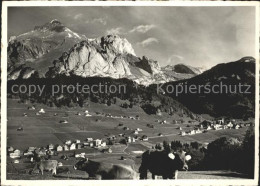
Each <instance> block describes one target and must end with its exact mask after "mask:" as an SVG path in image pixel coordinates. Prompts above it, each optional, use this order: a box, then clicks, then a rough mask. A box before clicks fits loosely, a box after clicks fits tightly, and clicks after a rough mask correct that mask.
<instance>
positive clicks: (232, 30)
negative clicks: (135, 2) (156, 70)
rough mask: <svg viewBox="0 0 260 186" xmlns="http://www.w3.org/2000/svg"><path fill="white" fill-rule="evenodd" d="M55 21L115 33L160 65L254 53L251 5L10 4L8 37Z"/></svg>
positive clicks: (209, 62)
mask: <svg viewBox="0 0 260 186" xmlns="http://www.w3.org/2000/svg"><path fill="white" fill-rule="evenodd" d="M52 19H58V20H59V21H61V22H62V23H63V24H64V25H65V26H67V27H69V28H70V29H71V30H72V31H75V32H78V33H81V34H85V35H86V36H87V37H89V38H94V37H99V36H103V35H105V34H109V33H115V34H118V35H120V36H122V37H125V38H127V40H128V41H129V42H130V43H131V44H132V46H133V48H134V50H135V52H136V54H137V55H138V56H143V55H145V56H147V57H149V58H152V59H154V60H157V61H158V62H159V63H160V65H161V66H165V65H168V64H177V63H184V64H188V65H192V66H195V67H196V66H205V67H211V66H213V65H216V64H218V63H223V62H229V61H234V60H237V59H240V58H241V57H244V56H254V46H255V44H254V37H255V35H254V32H255V9H254V7H19V8H16V7H14V8H8V35H9V36H12V35H19V34H22V33H25V32H27V31H30V30H32V29H33V28H34V26H36V25H43V24H44V23H46V22H50V21H51V20H52Z"/></svg>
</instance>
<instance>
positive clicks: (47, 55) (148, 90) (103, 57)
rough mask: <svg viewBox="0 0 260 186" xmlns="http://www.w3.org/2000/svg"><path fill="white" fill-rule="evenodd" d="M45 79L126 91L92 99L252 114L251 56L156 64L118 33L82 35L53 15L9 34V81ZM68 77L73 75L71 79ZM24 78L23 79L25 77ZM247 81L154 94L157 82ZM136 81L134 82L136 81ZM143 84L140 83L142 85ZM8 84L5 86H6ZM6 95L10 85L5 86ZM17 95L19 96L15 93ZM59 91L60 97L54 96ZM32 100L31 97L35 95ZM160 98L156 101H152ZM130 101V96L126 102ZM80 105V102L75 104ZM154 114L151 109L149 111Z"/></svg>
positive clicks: (222, 113)
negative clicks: (227, 88) (231, 88)
mask: <svg viewBox="0 0 260 186" xmlns="http://www.w3.org/2000/svg"><path fill="white" fill-rule="evenodd" d="M39 77H40V79H38V80H37V82H38V83H39V82H41V83H42V84H46V83H47V84H48V83H52V82H56V81H57V82H59V83H65V84H66V83H68V82H71V83H72V84H75V83H77V82H81V83H82V84H84V83H85V82H89V83H90V84H93V83H98V82H100V81H104V82H110V83H115V84H120V83H123V84H126V85H127V86H128V89H129V90H130V91H128V92H127V94H126V95H122V94H120V95H112V94H111V95H91V96H90V97H91V99H92V100H94V101H97V100H96V99H97V98H98V100H99V102H101V103H106V102H107V101H108V100H111V99H113V98H114V97H118V98H120V99H123V100H139V101H136V103H137V104H139V105H140V107H142V108H143V109H144V110H147V111H149V112H150V111H151V110H153V111H156V109H158V108H160V109H161V110H169V109H170V110H173V111H175V112H178V111H182V110H183V109H184V110H186V113H187V115H188V116H191V115H192V114H191V113H195V114H209V115H211V116H214V117H222V116H228V117H234V118H248V117H254V108H255V78H256V77H255V59H254V58H253V57H250V56H248V57H243V58H241V59H239V60H237V61H233V62H228V63H220V64H218V65H216V66H214V67H212V68H211V69H204V68H201V67H192V66H189V65H185V64H177V65H168V66H165V67H161V66H160V65H159V63H158V62H157V61H155V60H153V59H149V58H148V57H146V56H143V57H138V56H137V55H136V54H135V51H134V49H133V47H132V45H131V44H130V43H129V42H128V41H127V39H125V38H122V37H120V36H118V35H107V36H102V37H99V38H87V37H86V36H85V35H82V34H78V33H76V32H73V31H72V30H70V29H69V28H67V27H66V26H64V25H63V24H62V23H61V22H59V21H58V20H53V21H51V22H49V23H46V24H44V25H42V26H36V27H35V28H34V29H33V30H32V31H30V32H27V33H24V34H22V35H19V36H12V37H10V39H9V44H8V80H9V81H8V83H9V84H10V85H11V84H14V83H21V82H22V83H26V82H27V83H28V84H32V83H35V79H34V78H39ZM71 77H73V78H71ZM27 80H28V81H27ZM219 83H223V84H225V85H238V84H239V83H240V84H243V85H250V87H251V88H250V92H251V93H250V94H243V93H239V92H234V93H228V94H218V93H213V92H209V93H204V94H203V93H202V94H201V93H195V94H193V93H189V92H188V93H185V94H180V95H179V96H175V95H174V94H169V93H166V94H165V95H160V94H158V93H157V89H156V87H157V86H158V84H160V85H161V84H163V86H162V87H164V88H165V87H166V86H168V85H173V86H176V85H178V84H184V85H197V86H201V85H210V86H213V85H218V84H219ZM136 84H137V85H139V86H138V87H136V86H135V85H136ZM142 85H145V86H142ZM8 87H10V86H8ZM8 92H9V93H10V94H12V93H11V92H10V90H9V91H8ZM49 92H50V91H46V96H45V98H41V97H38V98H37V100H38V102H43V103H45V102H46V101H47V102H51V103H54V104H56V105H64V104H65V105H66V104H70V103H71V102H76V103H77V102H79V101H77V100H81V101H80V102H82V103H83V102H84V100H85V99H87V98H86V97H84V95H81V97H82V96H83V97H82V98H81V99H79V95H76V94H75V95H69V94H68V95H58V96H57V97H52V96H51V95H49ZM19 96H20V95H19ZM60 96H64V98H63V101H61V100H60V99H59V97H60ZM34 99H35V98H34ZM158 101H159V102H160V104H159V106H154V105H152V104H153V102H158ZM131 102H133V101H131ZM78 104H80V105H81V103H78ZM154 113H155V112H154Z"/></svg>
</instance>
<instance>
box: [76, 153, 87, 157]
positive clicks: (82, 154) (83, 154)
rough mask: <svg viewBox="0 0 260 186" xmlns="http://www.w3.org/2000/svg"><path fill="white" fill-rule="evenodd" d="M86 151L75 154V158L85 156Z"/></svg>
mask: <svg viewBox="0 0 260 186" xmlns="http://www.w3.org/2000/svg"><path fill="white" fill-rule="evenodd" d="M85 155H86V153H85V152H82V153H80V154H75V158H85Z"/></svg>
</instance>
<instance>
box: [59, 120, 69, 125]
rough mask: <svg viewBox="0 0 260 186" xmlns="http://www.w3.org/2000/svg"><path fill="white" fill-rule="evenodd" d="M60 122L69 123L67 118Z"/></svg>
mask: <svg viewBox="0 0 260 186" xmlns="http://www.w3.org/2000/svg"><path fill="white" fill-rule="evenodd" d="M60 123H65V124H66V123H69V122H68V121H67V120H60Z"/></svg>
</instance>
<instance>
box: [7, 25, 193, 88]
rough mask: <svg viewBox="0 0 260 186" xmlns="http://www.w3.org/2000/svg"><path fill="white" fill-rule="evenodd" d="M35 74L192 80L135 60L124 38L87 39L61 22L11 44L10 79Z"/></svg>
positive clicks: (141, 80)
mask: <svg viewBox="0 0 260 186" xmlns="http://www.w3.org/2000/svg"><path fill="white" fill-rule="evenodd" d="M181 69H183V68H181ZM34 74H37V76H40V77H46V76H47V77H55V76H56V75H58V74H66V75H70V74H74V75H77V76H81V77H92V76H99V77H112V78H116V79H118V78H128V79H130V80H133V81H135V82H137V83H139V84H143V85H149V84H152V83H164V82H168V81H175V80H179V79H184V78H189V77H192V76H187V75H186V71H185V72H180V73H179V74H181V76H180V75H179V77H178V78H176V76H175V75H174V74H176V72H173V71H171V70H165V69H161V67H160V65H159V63H158V62H157V61H154V60H152V59H148V58H147V57H145V56H143V57H142V58H140V57H138V56H136V54H135V51H134V49H133V47H132V45H131V44H130V43H129V42H128V41H127V39H125V38H122V37H120V36H117V35H107V36H104V37H99V38H95V39H88V38H87V37H86V36H84V35H80V34H78V33H76V32H73V31H72V30H70V29H69V28H67V27H66V26H64V25H63V24H62V23H61V22H59V21H58V20H52V21H51V22H49V23H46V24H44V25H41V26H36V27H35V28H34V29H33V30H32V31H29V32H27V33H24V34H22V35H19V36H12V37H11V38H10V40H9V45H8V79H9V80H14V79H17V78H24V79H26V78H29V77H31V76H32V75H34ZM183 74H184V75H183ZM193 75H194V74H193Z"/></svg>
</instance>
